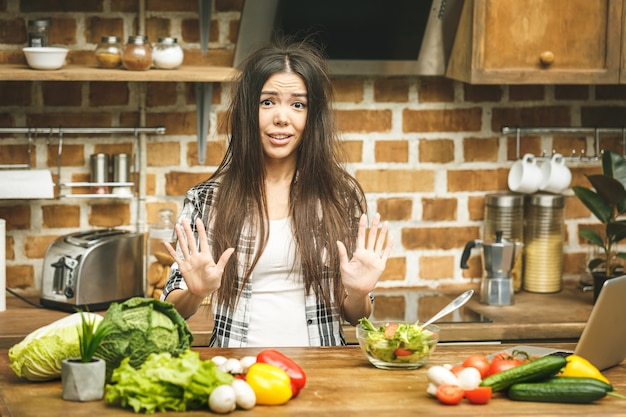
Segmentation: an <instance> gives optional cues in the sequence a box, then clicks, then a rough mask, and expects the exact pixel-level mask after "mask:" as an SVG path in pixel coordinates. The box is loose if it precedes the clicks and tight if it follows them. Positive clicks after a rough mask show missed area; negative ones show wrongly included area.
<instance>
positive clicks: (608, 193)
mask: <svg viewBox="0 0 626 417" xmlns="http://www.w3.org/2000/svg"><path fill="white" fill-rule="evenodd" d="M586 177H587V180H588V181H589V183H590V184H591V186H592V187H593V189H591V188H585V187H581V186H574V187H572V190H573V191H574V194H575V195H576V197H578V199H579V200H580V201H581V202H582V203H583V204H584V205H585V206H586V207H587V208H588V209H589V210H590V211H591V213H592V214H593V215H594V216H595V217H596V218H597V219H598V220H599V221H600V222H601V223H602V224H604V227H605V228H604V236H601V235H600V234H598V233H597V232H596V231H594V230H592V229H581V230H580V231H579V235H580V236H581V237H583V238H585V239H586V240H588V241H589V242H590V243H591V244H593V245H596V246H598V247H599V248H601V255H600V256H598V257H596V258H593V259H591V260H590V261H589V264H588V268H589V270H590V271H591V272H594V271H601V270H603V271H604V273H605V275H606V276H607V277H613V276H614V275H615V274H616V268H618V267H620V266H622V265H623V260H626V253H624V252H616V251H615V245H617V244H618V243H619V242H620V241H621V240H623V239H624V238H626V220H620V216H622V215H623V214H624V213H625V212H626V188H625V187H626V160H624V157H623V156H622V155H620V154H618V153H616V152H613V151H605V152H603V153H602V174H597V175H586Z"/></svg>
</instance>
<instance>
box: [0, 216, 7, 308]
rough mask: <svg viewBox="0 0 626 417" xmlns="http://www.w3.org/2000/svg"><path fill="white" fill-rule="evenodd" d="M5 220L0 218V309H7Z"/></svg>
mask: <svg viewBox="0 0 626 417" xmlns="http://www.w3.org/2000/svg"><path fill="white" fill-rule="evenodd" d="M6 228H7V225H6V221H5V220H4V219H0V311H4V310H6V309H7V289H6V284H7V267H6V259H7V253H6Z"/></svg>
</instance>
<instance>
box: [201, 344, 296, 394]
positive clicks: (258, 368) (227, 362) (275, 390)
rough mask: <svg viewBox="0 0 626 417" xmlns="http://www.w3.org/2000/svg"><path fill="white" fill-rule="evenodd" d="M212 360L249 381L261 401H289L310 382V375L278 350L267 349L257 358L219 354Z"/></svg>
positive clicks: (239, 377) (220, 366)
mask: <svg viewBox="0 0 626 417" xmlns="http://www.w3.org/2000/svg"><path fill="white" fill-rule="evenodd" d="M212 361H213V362H214V363H216V364H217V366H218V368H219V369H223V370H226V371H228V372H231V373H233V374H235V375H236V377H237V378H238V379H242V380H245V381H246V382H247V383H248V384H249V385H250V387H251V388H252V390H253V391H254V394H255V396H256V403H257V404H262V405H280V404H285V403H286V402H288V401H289V400H290V399H292V398H295V397H297V396H298V394H299V393H300V391H301V390H302V389H303V388H304V386H305V385H306V374H305V373H304V371H303V370H302V368H301V367H300V365H298V364H297V363H296V362H295V361H294V360H293V359H291V358H290V357H288V356H287V355H285V354H283V353H282V352H280V351H278V350H274V349H265V350H262V351H261V352H259V353H258V354H257V356H256V357H251V356H246V357H244V358H242V359H241V360H237V359H235V358H230V359H226V358H224V357H222V356H216V357H214V358H213V359H212Z"/></svg>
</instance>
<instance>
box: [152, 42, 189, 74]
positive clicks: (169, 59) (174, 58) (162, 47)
mask: <svg viewBox="0 0 626 417" xmlns="http://www.w3.org/2000/svg"><path fill="white" fill-rule="evenodd" d="M183 57H184V53H183V48H182V47H181V46H180V45H179V44H178V40H177V39H176V38H172V37H166V38H159V42H158V43H157V44H156V45H154V48H153V50H152V59H153V61H154V66H155V67H157V68H159V69H175V68H178V67H180V65H181V64H182V63H183Z"/></svg>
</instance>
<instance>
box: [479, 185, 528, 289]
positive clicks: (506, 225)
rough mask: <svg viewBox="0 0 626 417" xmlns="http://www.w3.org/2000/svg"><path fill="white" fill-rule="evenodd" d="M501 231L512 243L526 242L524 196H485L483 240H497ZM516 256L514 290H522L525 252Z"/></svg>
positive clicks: (505, 193)
mask: <svg viewBox="0 0 626 417" xmlns="http://www.w3.org/2000/svg"><path fill="white" fill-rule="evenodd" d="M498 231H501V232H502V237H503V238H504V239H506V240H509V241H511V242H520V243H523V242H524V196H523V195H522V194H517V193H509V192H503V193H495V194H487V195H486V196H485V217H484V225H483V238H484V239H485V240H493V239H495V236H496V232H498ZM518 252H519V253H516V255H515V262H514V264H513V268H512V269H511V279H512V280H513V289H514V291H515V292H518V291H520V290H521V289H522V280H523V274H522V267H523V251H521V250H520V251H518Z"/></svg>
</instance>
